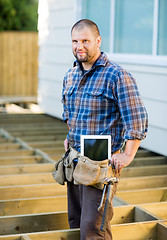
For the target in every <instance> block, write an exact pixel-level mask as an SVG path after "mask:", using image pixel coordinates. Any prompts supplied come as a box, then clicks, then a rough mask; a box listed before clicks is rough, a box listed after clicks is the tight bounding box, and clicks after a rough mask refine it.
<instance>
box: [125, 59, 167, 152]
mask: <svg viewBox="0 0 167 240" xmlns="http://www.w3.org/2000/svg"><path fill="white" fill-rule="evenodd" d="M120 65H122V66H123V67H125V68H126V69H127V70H128V71H129V72H131V73H132V75H133V76H134V77H135V78H136V80H137V84H138V87H139V90H140V93H141V95H142V99H143V102H144V104H145V106H146V109H147V111H148V115H149V131H148V135H147V137H146V139H145V140H144V141H142V144H141V146H142V147H145V148H147V149H149V150H151V151H154V152H157V153H160V154H163V155H166V156H167V67H160V66H148V65H135V64H134V65H132V64H131V65H130V64H124V63H122V64H121V63H120Z"/></svg>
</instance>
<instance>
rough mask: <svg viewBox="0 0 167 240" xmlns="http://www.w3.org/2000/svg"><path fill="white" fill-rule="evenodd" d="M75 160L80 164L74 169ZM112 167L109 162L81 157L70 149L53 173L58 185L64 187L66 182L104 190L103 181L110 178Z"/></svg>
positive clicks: (56, 165)
mask: <svg viewBox="0 0 167 240" xmlns="http://www.w3.org/2000/svg"><path fill="white" fill-rule="evenodd" d="M74 159H78V163H77V165H76V167H75V168H74ZM111 174H112V167H111V166H110V165H109V160H108V159H106V160H102V161H94V160H91V159H89V158H88V157H85V156H81V155H80V153H79V152H78V151H76V150H75V149H73V148H72V147H70V148H69V149H68V150H67V152H65V153H64V154H63V156H62V157H61V159H60V160H59V161H58V162H57V163H56V164H55V171H54V172H53V173H52V175H53V177H54V179H55V180H56V182H57V183H59V184H61V185H64V184H65V182H66V181H69V182H72V181H73V182H74V184H76V185H78V184H83V185H86V186H88V185H90V186H94V187H96V188H99V189H103V187H104V183H103V180H104V179H105V178H106V177H110V176H111Z"/></svg>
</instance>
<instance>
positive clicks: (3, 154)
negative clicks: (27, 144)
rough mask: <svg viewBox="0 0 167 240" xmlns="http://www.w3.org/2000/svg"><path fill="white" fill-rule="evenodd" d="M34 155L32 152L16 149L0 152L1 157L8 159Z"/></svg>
mask: <svg viewBox="0 0 167 240" xmlns="http://www.w3.org/2000/svg"><path fill="white" fill-rule="evenodd" d="M33 154H34V151H31V150H25V149H18V150H15V151H14V150H13V151H12V150H10V151H0V156H1V157H9V156H31V155H33Z"/></svg>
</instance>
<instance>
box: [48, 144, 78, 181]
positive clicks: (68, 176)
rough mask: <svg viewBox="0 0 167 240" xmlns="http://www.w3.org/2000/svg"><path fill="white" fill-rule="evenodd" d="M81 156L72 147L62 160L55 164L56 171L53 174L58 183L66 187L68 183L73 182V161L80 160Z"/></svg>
mask: <svg viewBox="0 0 167 240" xmlns="http://www.w3.org/2000/svg"><path fill="white" fill-rule="evenodd" d="M79 155H80V154H79V152H77V151H76V150H75V149H73V148H71V147H70V148H69V149H68V150H67V151H66V152H65V153H64V154H63V155H62V157H61V159H60V160H59V161H58V162H57V163H56V164H55V170H54V171H53V172H52V176H53V178H54V179H55V181H56V182H57V183H59V184H61V185H64V184H65V182H66V181H69V182H72V181H73V172H74V162H73V160H74V159H76V158H78V157H79Z"/></svg>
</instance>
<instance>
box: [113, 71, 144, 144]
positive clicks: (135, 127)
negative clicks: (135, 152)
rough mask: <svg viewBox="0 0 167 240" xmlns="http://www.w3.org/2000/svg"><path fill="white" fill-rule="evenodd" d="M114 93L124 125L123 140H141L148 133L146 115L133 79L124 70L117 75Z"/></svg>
mask: <svg viewBox="0 0 167 240" xmlns="http://www.w3.org/2000/svg"><path fill="white" fill-rule="evenodd" d="M116 92H117V100H118V106H119V110H120V114H121V118H122V122H123V125H124V138H125V139H131V140H134V139H140V140H143V139H144V138H145V137H146V133H147V131H148V114H147V111H146V108H145V106H144V104H143V101H142V99H141V96H140V93H139V91H138V87H137V84H136V81H135V79H134V78H133V77H132V75H131V74H129V73H127V72H126V71H125V70H122V71H120V72H119V73H118V76H117V83H116Z"/></svg>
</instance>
